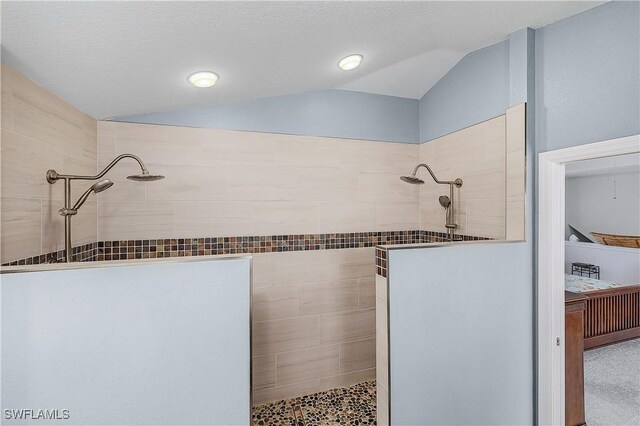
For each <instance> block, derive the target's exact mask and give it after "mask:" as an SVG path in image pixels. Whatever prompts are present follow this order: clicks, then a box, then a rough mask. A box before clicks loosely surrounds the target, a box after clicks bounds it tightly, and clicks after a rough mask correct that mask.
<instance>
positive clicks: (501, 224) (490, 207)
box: [467, 198, 506, 239]
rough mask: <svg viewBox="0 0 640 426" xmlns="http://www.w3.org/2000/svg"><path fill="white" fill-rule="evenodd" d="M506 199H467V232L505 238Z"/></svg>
mask: <svg viewBox="0 0 640 426" xmlns="http://www.w3.org/2000/svg"><path fill="white" fill-rule="evenodd" d="M505 209H506V206H505V200H504V198H499V199H495V200H490V199H489V200H484V199H483V200H469V201H467V232H468V233H469V234H471V235H479V236H483V237H490V238H495V239H504V238H505V230H506V229H505Z"/></svg>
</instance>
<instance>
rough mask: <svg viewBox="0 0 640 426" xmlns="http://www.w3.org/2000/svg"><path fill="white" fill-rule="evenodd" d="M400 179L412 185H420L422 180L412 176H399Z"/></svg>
mask: <svg viewBox="0 0 640 426" xmlns="http://www.w3.org/2000/svg"><path fill="white" fill-rule="evenodd" d="M400 179H401V180H402V181H404V182H407V183H410V184H412V185H422V184H423V183H424V181H423V180H422V179H420V178H419V177H416V176H415V175H413V176H400Z"/></svg>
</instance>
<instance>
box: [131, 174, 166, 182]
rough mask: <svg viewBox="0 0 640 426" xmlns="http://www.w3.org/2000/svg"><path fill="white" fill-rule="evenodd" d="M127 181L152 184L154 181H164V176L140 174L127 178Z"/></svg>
mask: <svg viewBox="0 0 640 426" xmlns="http://www.w3.org/2000/svg"><path fill="white" fill-rule="evenodd" d="M127 179H129V180H134V181H136V182H153V181H154V180H161V179H164V176H162V175H150V174H149V172H142V173H140V174H139V175H131V176H127Z"/></svg>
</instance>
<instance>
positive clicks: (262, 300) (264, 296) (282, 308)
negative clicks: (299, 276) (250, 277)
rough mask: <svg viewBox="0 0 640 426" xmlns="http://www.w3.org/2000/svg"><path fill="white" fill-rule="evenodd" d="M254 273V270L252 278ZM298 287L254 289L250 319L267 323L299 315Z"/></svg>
mask: <svg viewBox="0 0 640 426" xmlns="http://www.w3.org/2000/svg"><path fill="white" fill-rule="evenodd" d="M255 275H256V271H255V269H254V276H255ZM298 291H299V286H277V287H254V289H253V300H252V301H251V303H252V305H251V307H252V308H253V310H252V313H251V314H252V319H253V321H254V322H256V321H267V320H275V319H281V318H291V317H296V316H298V315H299V309H298V305H299V304H300V302H299V298H298Z"/></svg>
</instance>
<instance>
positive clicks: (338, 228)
mask: <svg viewBox="0 0 640 426" xmlns="http://www.w3.org/2000/svg"><path fill="white" fill-rule="evenodd" d="M319 217H320V219H319V221H320V224H319V227H320V232H323V233H334V232H369V231H373V230H375V229H376V223H375V222H376V221H375V204H374V203H347V202H344V203H320V205H319Z"/></svg>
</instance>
